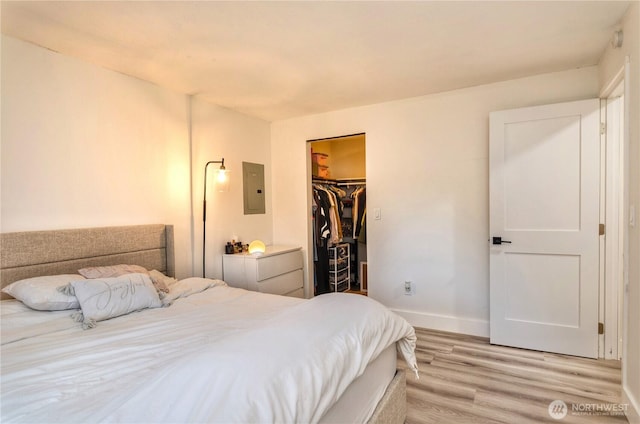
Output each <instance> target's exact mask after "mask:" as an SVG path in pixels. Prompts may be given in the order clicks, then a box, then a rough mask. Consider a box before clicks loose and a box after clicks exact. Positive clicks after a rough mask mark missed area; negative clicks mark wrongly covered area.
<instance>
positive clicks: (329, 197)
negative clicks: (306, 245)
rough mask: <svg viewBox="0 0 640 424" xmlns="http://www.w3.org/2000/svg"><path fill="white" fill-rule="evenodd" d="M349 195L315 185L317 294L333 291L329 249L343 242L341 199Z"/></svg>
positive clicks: (314, 215)
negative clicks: (330, 283)
mask: <svg viewBox="0 0 640 424" xmlns="http://www.w3.org/2000/svg"><path fill="white" fill-rule="evenodd" d="M346 195H347V194H346V192H345V191H344V190H341V189H340V188H338V187H334V186H328V185H321V184H313V222H314V225H313V230H314V231H313V236H314V265H315V275H314V277H315V280H314V285H315V293H316V294H323V293H328V292H330V291H331V289H330V285H329V251H328V249H329V247H331V246H333V245H336V244H338V243H340V242H341V241H342V238H343V233H342V222H341V219H342V212H343V205H342V201H341V199H342V198H343V197H345V196H346Z"/></svg>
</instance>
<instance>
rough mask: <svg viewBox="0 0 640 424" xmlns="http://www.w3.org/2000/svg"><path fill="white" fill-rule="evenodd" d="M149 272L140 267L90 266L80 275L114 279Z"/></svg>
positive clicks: (79, 272)
mask: <svg viewBox="0 0 640 424" xmlns="http://www.w3.org/2000/svg"><path fill="white" fill-rule="evenodd" d="M146 272H147V270H146V269H145V268H143V267H141V266H140V265H127V264H120V265H107V266H90V267H87V268H82V269H79V270H78V274H80V275H82V276H84V277H87V278H112V277H119V276H121V275H125V274H134V273H143V274H144V273H146Z"/></svg>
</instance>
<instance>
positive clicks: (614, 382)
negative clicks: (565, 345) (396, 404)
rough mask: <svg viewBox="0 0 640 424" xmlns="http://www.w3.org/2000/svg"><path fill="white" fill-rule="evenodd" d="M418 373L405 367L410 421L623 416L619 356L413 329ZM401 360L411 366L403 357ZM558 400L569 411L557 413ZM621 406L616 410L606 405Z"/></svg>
mask: <svg viewBox="0 0 640 424" xmlns="http://www.w3.org/2000/svg"><path fill="white" fill-rule="evenodd" d="M416 334H417V336H418V343H417V348H416V356H417V359H418V368H419V370H420V379H419V380H416V379H415V378H414V376H413V374H412V373H407V406H408V411H407V420H406V423H407V424H422V423H439V424H448V423H452V424H454V423H509V424H512V423H513V424H520V423H541V422H555V423H626V422H627V420H626V418H625V417H624V414H622V413H621V412H619V411H620V408H623V406H621V405H620V404H619V403H620V401H621V384H620V379H621V372H620V362H619V361H609V360H593V359H584V358H577V357H573V356H565V355H557V354H552V353H545V352H536V351H530V350H525V349H516V348H510V347H504V346H493V345H490V344H489V341H488V339H486V338H482V337H474V336H466V335H460V334H453V333H445V332H440V331H434V330H425V329H420V328H416ZM398 366H399V367H401V368H402V367H406V366H405V364H404V362H403V361H402V360H400V359H399V360H398ZM556 400H561V401H563V402H564V403H565V404H566V405H567V415H566V416H565V417H564V418H561V419H553V418H552V417H551V415H550V414H549V404H550V403H551V402H553V401H556ZM606 408H617V411H618V412H617V413H612V412H610V411H611V410H609V411H606Z"/></svg>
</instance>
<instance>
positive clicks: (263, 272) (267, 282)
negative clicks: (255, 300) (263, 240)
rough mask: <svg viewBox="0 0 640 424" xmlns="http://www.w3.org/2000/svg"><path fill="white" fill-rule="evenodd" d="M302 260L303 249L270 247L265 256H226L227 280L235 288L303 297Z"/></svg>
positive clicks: (224, 273) (297, 247)
mask: <svg viewBox="0 0 640 424" xmlns="http://www.w3.org/2000/svg"><path fill="white" fill-rule="evenodd" d="M302 261H303V259H302V249H301V248H300V247H299V246H267V248H266V251H265V252H264V253H262V254H255V253H254V254H249V253H236V254H233V255H226V254H225V255H223V256H222V273H223V280H224V281H225V282H226V283H227V284H229V285H230V286H232V287H239V288H242V289H247V290H253V291H258V292H262V293H272V294H279V295H284V296H293V297H300V298H302V297H304V289H303V284H304V283H303V276H302V263H303V262H302Z"/></svg>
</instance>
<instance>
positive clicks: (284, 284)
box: [257, 269, 303, 295]
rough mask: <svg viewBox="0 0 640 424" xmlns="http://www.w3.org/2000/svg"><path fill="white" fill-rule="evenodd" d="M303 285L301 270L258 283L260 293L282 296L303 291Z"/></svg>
mask: <svg viewBox="0 0 640 424" xmlns="http://www.w3.org/2000/svg"><path fill="white" fill-rule="evenodd" d="M302 285H303V282H302V270H301V269H299V270H297V271H293V272H289V273H287V274H282V275H278V276H277V277H274V278H269V279H267V280H262V281H259V282H258V283H257V287H258V291H259V292H262V293H272V294H280V295H284V294H288V293H290V292H292V291H295V290H297V289H301V288H302Z"/></svg>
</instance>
